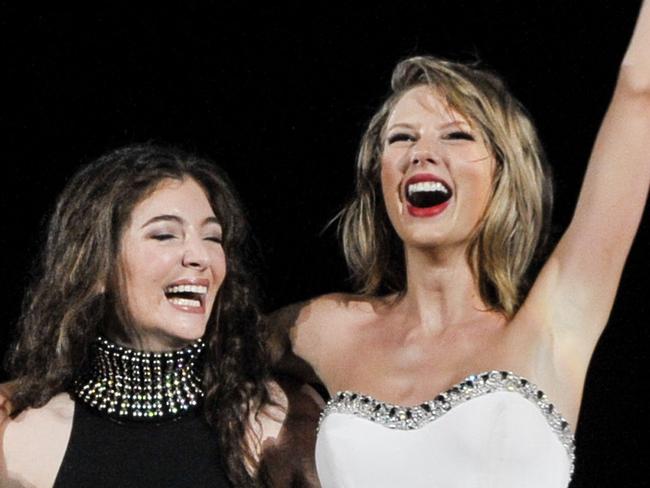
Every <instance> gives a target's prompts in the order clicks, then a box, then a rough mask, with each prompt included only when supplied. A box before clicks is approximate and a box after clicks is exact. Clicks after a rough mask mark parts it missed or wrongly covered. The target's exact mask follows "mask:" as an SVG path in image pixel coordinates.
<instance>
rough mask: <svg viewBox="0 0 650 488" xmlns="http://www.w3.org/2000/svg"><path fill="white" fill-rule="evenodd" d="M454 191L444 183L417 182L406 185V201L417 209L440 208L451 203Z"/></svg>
mask: <svg viewBox="0 0 650 488" xmlns="http://www.w3.org/2000/svg"><path fill="white" fill-rule="evenodd" d="M451 195H452V191H451V188H449V187H448V186H447V185H446V184H444V183H443V182H442V181H416V182H412V183H409V184H407V185H406V201H407V202H408V203H409V204H410V205H411V206H413V207H415V208H421V209H426V208H432V207H438V206H440V205H442V204H444V203H446V202H448V201H449V199H450V198H451Z"/></svg>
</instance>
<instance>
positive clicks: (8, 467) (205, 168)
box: [0, 145, 317, 488]
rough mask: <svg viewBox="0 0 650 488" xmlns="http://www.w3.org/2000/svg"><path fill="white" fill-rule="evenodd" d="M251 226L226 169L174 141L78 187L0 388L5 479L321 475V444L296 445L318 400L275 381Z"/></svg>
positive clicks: (93, 170)
mask: <svg viewBox="0 0 650 488" xmlns="http://www.w3.org/2000/svg"><path fill="white" fill-rule="evenodd" d="M247 233H248V229H247V224H246V219H245V218H244V214H243V211H242V208H241V205H240V204H239V201H238V198H237V196H236V194H235V193H234V191H233V189H232V185H231V184H230V182H229V180H228V178H227V176H226V175H225V174H224V173H223V172H222V171H221V170H220V169H219V168H217V167H216V166H214V165H213V164H211V163H210V162H208V161H206V160H204V159H201V158H198V157H195V156H193V155H190V154H186V153H184V152H182V151H179V150H176V149H170V148H163V147H158V146H154V145H134V146H129V147H125V148H122V149H118V150H115V151H112V152H109V153H107V154H106V155H104V156H102V157H100V158H99V159H97V160H96V161H94V162H93V163H91V164H90V165H88V166H86V167H84V168H83V169H81V171H79V172H78V173H77V174H76V175H75V176H74V177H73V178H72V179H71V180H70V182H69V183H68V184H67V186H66V188H65V189H64V191H63V193H62V194H61V196H60V197H59V200H58V202H57V205H56V209H55V210H54V213H53V215H52V217H51V220H50V222H49V228H48V233H47V242H46V244H45V248H44V251H43V254H42V259H41V261H40V264H39V265H40V269H38V272H37V278H36V279H35V281H34V283H33V285H32V286H31V287H30V288H29V290H28V293H27V296H26V299H25V302H24V303H25V305H24V310H23V314H22V316H21V319H20V324H19V325H20V330H19V337H18V340H17V341H16V343H15V345H14V347H13V348H12V350H11V351H10V355H9V358H8V366H9V368H8V369H9V371H10V374H11V375H12V377H13V378H14V381H13V382H12V383H10V384H7V385H4V386H3V387H2V390H1V391H0V393H1V395H0V400H1V403H2V407H3V409H2V412H0V413H2V417H3V422H2V424H1V425H0V447H1V448H2V450H1V451H0V452H1V453H3V455H4V456H0V481H1V483H0V484H2V486H30V487H41V486H43V487H45V486H55V487H59V488H60V487H71V486H75V487H76V486H93V487H100V486H111V487H115V486H138V487H144V486H174V487H182V486H188V487H189V486H192V487H195V486H215V487H216V486H237V487H240V486H242V487H244V486H258V485H263V484H279V483H285V482H289V483H291V482H294V481H295V480H300V481H301V482H303V485H305V486H307V485H309V484H310V483H311V482H310V481H309V480H310V472H313V469H311V462H310V457H311V449H302V450H300V448H298V449H297V450H296V452H294V453H291V459H290V460H287V459H288V458H286V457H285V456H283V455H282V453H286V449H285V445H283V444H282V443H283V442H284V443H286V442H296V441H295V434H296V433H298V432H300V431H301V426H304V425H307V432H312V430H311V427H313V426H311V425H309V418H312V419H313V418H314V416H313V415H311V414H310V412H312V413H313V409H312V410H309V404H310V402H312V400H310V399H309V397H307V396H306V395H304V394H303V393H301V392H300V391H298V389H297V388H293V389H291V388H289V389H285V390H283V389H282V388H281V387H280V386H279V385H278V384H277V383H275V382H272V381H270V380H269V375H268V371H267V355H266V351H265V348H264V344H265V340H266V339H265V333H264V328H263V327H262V326H261V321H260V314H259V311H258V306H257V301H256V298H257V296H256V289H255V281H254V280H253V278H252V276H251V275H250V274H249V271H248V269H247V266H248V262H249V259H250V258H251V256H250V255H249V253H248V250H247V249H248V248H247V245H248V243H247ZM296 399H298V400H297V403H295V402H294V404H297V405H299V406H301V408H297V409H296V408H293V411H294V412H297V413H298V419H297V420H296V419H295V418H294V419H293V420H292V429H291V434H292V435H294V437H293V438H287V434H286V432H285V431H284V430H283V425H286V424H287V421H288V420H290V419H289V418H288V415H287V412H288V407H289V402H290V401H292V400H296ZM305 399H307V400H306V401H305ZM305 405H306V407H305ZM316 411H317V409H316ZM294 417H295V415H294ZM305 419H307V422H306V423H305ZM296 426H297V428H296ZM285 430H286V429H285ZM302 441H303V442H313V439H311V438H310V434H307V435H305V436H302ZM263 444H264V447H265V448H267V449H268V451H269V453H270V454H269V456H265V452H262V445H263ZM298 445H299V444H298ZM278 453H280V454H278ZM296 453H298V454H296ZM279 480H282V481H279Z"/></svg>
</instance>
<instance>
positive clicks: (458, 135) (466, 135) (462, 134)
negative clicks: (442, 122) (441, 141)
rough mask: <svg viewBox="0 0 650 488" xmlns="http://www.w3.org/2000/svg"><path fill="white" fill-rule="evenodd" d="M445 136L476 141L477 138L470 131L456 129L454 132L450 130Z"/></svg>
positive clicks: (446, 137)
mask: <svg viewBox="0 0 650 488" xmlns="http://www.w3.org/2000/svg"><path fill="white" fill-rule="evenodd" d="M444 138H445V139H452V140H454V139H460V140H465V141H475V140H476V139H475V138H474V136H473V135H472V134H470V133H469V132H465V131H463V130H457V131H454V132H450V133H449V134H447V135H446V136H445V137H444Z"/></svg>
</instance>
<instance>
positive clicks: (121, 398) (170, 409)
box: [74, 337, 204, 421]
mask: <svg viewBox="0 0 650 488" xmlns="http://www.w3.org/2000/svg"><path fill="white" fill-rule="evenodd" d="M203 347H204V344H203V341H201V340H200V339H199V340H198V341H196V342H194V343H193V344H190V345H188V346H186V347H184V348H182V349H177V350H174V351H167V352H148V351H140V350H136V349H131V348H127V347H123V346H120V345H118V344H116V343H114V342H111V341H109V340H108V339H105V338H103V337H100V338H98V339H97V341H96V342H95V343H94V344H93V345H92V351H91V354H90V358H89V361H88V365H87V367H86V368H85V369H84V371H82V373H81V374H80V375H79V376H78V378H77V380H76V381H75V385H74V394H75V396H76V397H77V399H78V400H79V401H81V402H83V403H85V404H86V405H88V406H89V407H91V408H92V409H94V410H96V411H97V412H98V413H101V414H104V415H107V416H108V417H110V418H113V419H116V420H125V421H128V420H135V421H163V420H167V419H175V418H178V417H179V416H182V415H184V414H186V413H188V412H189V411H191V410H194V409H195V408H196V407H197V405H198V403H199V401H200V400H201V398H202V397H203V395H204V393H203V390H202V382H201V378H200V373H199V371H200V364H199V363H200V361H199V357H200V354H201V351H202V350H203Z"/></svg>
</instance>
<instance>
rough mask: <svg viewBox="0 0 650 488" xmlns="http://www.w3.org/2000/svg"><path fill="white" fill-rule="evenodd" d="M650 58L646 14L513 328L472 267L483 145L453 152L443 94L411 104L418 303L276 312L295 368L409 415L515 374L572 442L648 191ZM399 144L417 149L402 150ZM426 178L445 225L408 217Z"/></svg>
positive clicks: (410, 230)
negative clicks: (499, 375) (438, 186)
mask: <svg viewBox="0 0 650 488" xmlns="http://www.w3.org/2000/svg"><path fill="white" fill-rule="evenodd" d="M649 52H650V8H649V7H648V4H647V3H645V4H644V6H643V7H642V9H641V13H640V16H639V20H638V22H637V26H636V29H635V32H634V35H633V37H632V41H631V43H630V46H629V47H628V51H627V53H626V55H625V58H624V60H623V63H622V65H621V70H620V73H619V79H618V82H617V85H616V89H615V91H614V96H613V98H612V101H611V104H610V107H609V109H608V111H607V114H606V116H605V118H604V120H603V123H602V126H601V129H600V131H599V134H598V137H597V139H596V142H595V145H594V149H593V152H592V154H591V157H590V160H589V164H588V166H587V171H586V174H585V179H584V183H583V186H582V189H581V192H580V197H579V199H578V204H577V208H576V211H575V214H574V217H573V219H572V221H571V223H570V225H569V227H568V229H567V230H566V232H565V233H564V235H563V236H562V238H561V240H560V241H559V243H558V245H557V247H556V248H555V250H554V251H553V253H552V254H551V256H550V257H549V259H548V261H547V262H546V263H545V265H544V266H543V268H542V270H541V272H540V273H539V275H538V277H537V279H536V280H535V282H534V285H533V287H532V289H531V291H530V292H529V294H528V296H527V297H526V299H525V301H524V303H523V305H522V306H521V308H520V309H519V311H518V312H517V313H516V314H515V316H514V317H512V318H511V319H509V320H508V319H507V318H506V317H504V316H501V315H499V314H497V313H494V312H491V311H489V310H487V307H486V306H485V304H484V303H483V302H482V300H481V298H480V296H479V293H478V289H477V285H476V283H475V281H474V279H473V277H472V274H471V272H470V268H469V265H468V263H467V260H466V258H465V250H466V248H467V240H468V238H469V236H470V235H471V233H472V230H473V229H474V227H475V226H476V224H477V223H478V222H479V221H480V217H481V215H482V212H483V209H484V208H485V202H486V200H485V198H486V197H487V196H488V195H489V193H490V188H491V183H492V174H493V171H494V168H493V163H492V162H491V158H490V156H489V154H488V153H487V151H486V147H485V144H483V142H482V141H480V140H479V139H478V137H475V138H474V141H468V140H467V139H461V140H457V139H454V138H451V139H450V138H449V133H448V132H446V131H445V129H444V127H445V125H444V124H449V123H451V125H452V126H453V125H457V126H459V127H460V126H464V125H465V124H464V121H463V120H462V117H460V115H459V114H455V113H454V112H453V111H451V110H449V109H448V107H446V106H445V105H444V103H443V102H442V101H441V100H440V99H439V98H438V97H437V95H436V93H435V92H432V91H427V90H428V89H427V88H414V89H413V90H410V91H409V92H407V93H406V94H405V95H404V96H403V97H402V99H401V100H400V101H399V102H398V103H397V105H396V107H395V108H394V110H393V112H392V113H391V114H390V116H389V119H388V122H387V126H386V127H385V129H384V132H385V135H386V140H385V142H384V144H383V147H382V151H383V155H382V168H381V183H382V189H383V195H384V199H385V202H386V207H387V210H388V213H389V216H390V219H391V222H392V223H393V225H394V227H395V230H396V231H397V233H398V234H399V236H400V237H401V239H402V240H403V242H404V248H405V258H406V260H405V261H406V271H407V291H406V292H405V293H404V294H403V295H402V296H399V297H398V296H389V297H384V298H380V297H366V296H355V295H347V294H341V293H335V294H330V295H325V296H321V297H318V298H315V299H313V300H310V301H308V302H305V303H300V304H296V305H292V306H289V307H286V308H285V309H282V310H280V311H278V312H276V313H275V314H274V316H273V317H272V319H273V320H275V322H276V324H277V326H278V327H277V330H279V331H288V342H289V343H290V346H291V351H290V353H289V354H288V360H287V362H289V361H292V362H293V363H294V364H300V365H303V366H309V367H311V368H312V370H313V372H314V373H315V375H316V377H317V378H318V379H320V380H321V381H322V382H323V384H324V385H325V386H326V388H327V389H328V390H329V392H330V394H333V393H335V392H336V391H339V390H351V391H357V392H360V393H364V394H369V395H372V396H373V397H375V398H378V399H380V400H383V401H387V402H390V403H395V404H400V405H405V406H409V405H417V404H420V403H422V402H424V401H427V400H430V399H432V398H434V397H435V396H436V395H437V394H438V393H440V392H442V391H445V390H446V389H448V388H449V387H450V386H452V385H454V384H455V383H457V382H459V381H460V380H462V379H463V378H464V377H466V376H467V375H469V374H473V373H477V372H481V371H485V370H492V369H500V370H510V371H513V372H515V373H517V374H519V375H522V376H525V377H527V378H528V379H529V380H531V381H533V382H534V383H536V384H537V385H538V387H539V388H540V389H542V390H543V391H544V392H545V393H546V394H547V396H548V398H549V399H551V400H552V402H553V403H554V404H555V406H556V408H557V410H559V411H560V412H562V414H563V415H564V417H565V418H566V419H567V420H568V421H569V422H570V424H571V426H572V427H573V428H575V426H576V424H577V421H578V413H579V410H580V403H581V399H582V390H583V385H584V380H585V376H586V372H587V367H588V365H589V361H590V359H591V355H592V353H593V350H594V348H595V345H596V343H597V341H598V338H599V337H600V335H601V333H602V331H603V329H604V327H605V325H606V324H607V320H608V317H609V313H610V311H611V308H612V305H613V301H614V297H615V294H616V290H617V287H618V283H619V281H620V276H621V272H622V270H623V265H624V263H625V259H626V257H627V254H628V252H629V249H630V246H631V244H632V241H633V239H634V235H635V233H636V230H637V228H638V225H639V221H640V218H641V215H642V213H643V209H644V206H645V201H646V199H647V193H648V186H649V184H650V164H649V162H650V161H649V159H648V156H647V142H646V141H648V140H650V55H649ZM469 129H471V127H470V128H469ZM395 130H397V132H398V133H399V132H403V133H405V134H406V136H405V137H401V138H400V137H398V140H397V141H395V140H394V139H393V140H392V142H391V138H390V136H391V135H392V134H393V131H395ZM454 130H455V129H454ZM387 141H388V142H387ZM420 171H426V172H431V173H433V174H435V175H436V176H440V177H442V178H444V179H445V180H446V181H447V182H448V183H450V184H451V186H452V188H453V189H454V197H453V198H452V202H451V204H450V206H449V207H448V208H447V209H446V210H445V211H444V212H443V213H441V214H439V215H437V216H435V217H429V218H426V219H418V218H414V217H412V216H410V215H408V213H406V212H405V211H404V203H403V193H402V189H401V185H402V182H403V181H404V180H405V179H406V178H408V177H409V176H410V175H412V174H416V173H417V172H420ZM612 202H616V204H615V205H612Z"/></svg>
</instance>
